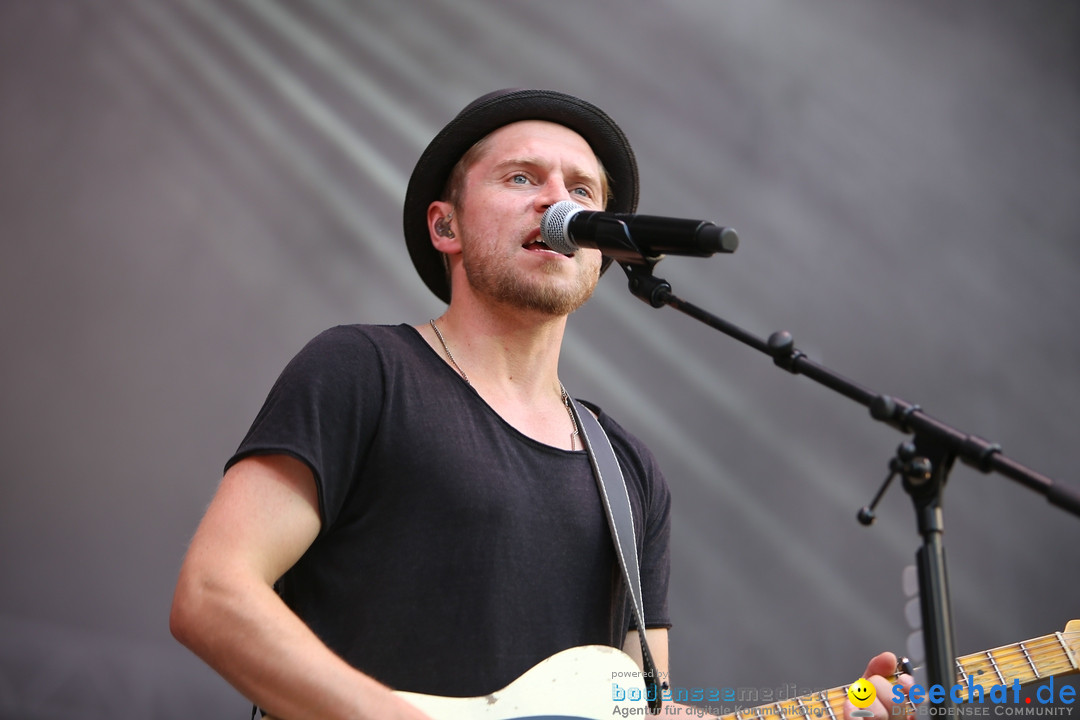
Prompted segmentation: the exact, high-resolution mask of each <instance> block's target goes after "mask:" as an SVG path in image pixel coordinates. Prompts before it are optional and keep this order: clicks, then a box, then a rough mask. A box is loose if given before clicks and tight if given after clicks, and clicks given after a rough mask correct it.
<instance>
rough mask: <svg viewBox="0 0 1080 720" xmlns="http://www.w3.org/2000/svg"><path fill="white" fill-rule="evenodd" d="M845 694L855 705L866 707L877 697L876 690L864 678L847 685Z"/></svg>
mask: <svg viewBox="0 0 1080 720" xmlns="http://www.w3.org/2000/svg"><path fill="white" fill-rule="evenodd" d="M847 696H848V700H850V701H851V704H852V705H854V706H855V707H857V708H868V707H870V706H871V705H872V704H873V703H874V699H875V698H877V691H876V690H874V686H873V685H871V684H870V682H869V681H868V680H866V678H859V679H858V680H856V681H855V682H853V683H851V684H850V685H848V689H847Z"/></svg>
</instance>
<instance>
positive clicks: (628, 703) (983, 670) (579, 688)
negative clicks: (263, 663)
mask: <svg viewBox="0 0 1080 720" xmlns="http://www.w3.org/2000/svg"><path fill="white" fill-rule="evenodd" d="M1077 671H1080V620H1072V621H1071V622H1069V624H1068V625H1066V626H1065V630H1064V632H1056V633H1053V634H1050V635H1043V636H1042V637H1037V638H1032V639H1031V640H1025V641H1024V642H1019V643H1016V644H1014V645H1004V646H1002V647H999V648H994V649H992V650H987V651H985V652H981V653H974V654H972V655H965V656H963V657H960V658H957V659H956V672H957V682H958V683H959V684H961V685H963V686H964V688H965V689H966V687H967V685H966V682H967V680H966V678H968V677H969V676H970V677H976V678H979V679H980V682H982V683H983V684H985V685H986V686H987V687H989V686H990V685H994V684H997V685H1008V686H1011V685H1012V683H1013V682H1014V681H1015V680H1019V682H1020V684H1025V683H1029V682H1033V681H1036V680H1046V679H1048V678H1052V677H1056V676H1058V675H1064V674H1066V673H1070V672H1077ZM894 679H895V678H889V680H894ZM965 692H966V691H965ZM398 695H400V696H401V697H402V698H404V699H405V700H408V701H409V702H411V703H413V704H414V705H416V706H417V707H418V708H420V709H421V710H423V711H424V712H425V713H427V714H428V715H430V716H431V717H432V718H435V719H436V720H608V718H612V717H623V718H625V717H642V718H645V717H649V710H648V703H647V702H646V699H645V686H644V684H643V683H642V681H641V670H640V669H639V668H638V666H637V664H636V663H635V662H634V661H633V660H631V659H630V657H629V656H627V655H625V654H623V653H622V652H621V651H619V650H616V649H615V648H611V647H605V646H598V645H587V646H583V647H576V648H570V649H569V650H564V651H562V652H560V653H556V654H555V655H552V656H551V657H549V658H547V659H546V660H544V661H542V662H540V663H539V664H537V665H535V666H533V667H532V668H531V669H530V670H529V671H527V672H526V673H525V674H524V675H522V676H520V677H519V678H518V679H517V680H515V681H514V682H512V683H511V684H510V685H508V686H506V687H505V688H504V689H502V690H498V691H496V692H493V693H491V694H490V695H484V696H481V697H471V698H452V697H438V696H434V695H423V694H419V693H409V692H399V693H398ZM620 695H621V699H619V698H620ZM965 696H966V694H965ZM674 699H675V700H678V699H679V698H677V697H676V698H674ZM846 700H847V686H846V685H845V686H842V687H836V688H832V689H830V690H822V691H820V692H815V693H812V694H810V695H803V696H800V697H797V698H790V699H786V700H781V701H779V702H775V703H769V704H766V705H760V706H757V707H753V708H747V709H739V710H737V711H736V712H733V713H729V714H726V715H721V716H720V717H721V718H722V720H841V719H842V718H843V716H844V703H845V701H846ZM910 709H911V708H909V710H910ZM661 712H662V714H661V715H660V716H659V717H661V718H662V717H665V716H667V712H666V711H661ZM675 716H676V717H679V716H685V717H701V715H699V714H697V713H695V714H693V715H691V714H690V713H685V714H682V713H680V714H676V715H675ZM267 717H269V716H267Z"/></svg>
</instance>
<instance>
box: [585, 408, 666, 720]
mask: <svg viewBox="0 0 1080 720" xmlns="http://www.w3.org/2000/svg"><path fill="white" fill-rule="evenodd" d="M570 411H571V412H572V413H573V415H574V421H575V422H576V423H577V426H578V429H579V430H580V436H581V441H582V444H583V445H584V446H585V450H586V452H588V454H589V462H590V464H592V469H593V475H595V476H596V485H597V487H598V488H599V489H600V499H601V500H602V501H603V504H604V512H605V514H606V515H607V520H608V527H610V528H611V536H612V539H613V540H614V541H615V554H616V555H617V556H618V558H619V566H620V567H621V568H622V573H623V579H624V580H625V581H626V587H627V588H628V590H629V591H630V604H631V605H632V606H633V609H634V622H635V623H636V625H637V630H638V638H639V639H640V640H641V657H642V660H643V664H644V670H645V673H644V676H645V688H646V693H647V697H648V701H649V708H650V709H651V710H652V712H653V713H659V712H660V705H661V702H662V698H661V697H660V685H659V683H658V682H657V672H656V664H655V663H654V662H653V658H652V653H651V652H649V643H648V642H647V641H646V639H645V610H644V603H643V602H642V597H641V571H640V570H639V568H638V554H637V541H636V539H635V535H634V516H633V514H632V512H631V510H630V495H629V494H628V493H627V490H626V480H625V479H624V478H623V474H622V470H620V469H619V459H618V458H617V457H615V450H614V449H613V448H612V447H611V441H610V440H608V436H607V433H606V432H604V428H602V427H601V426H600V422H599V421H598V420H597V419H596V417H595V416H594V415H593V414H592V412H590V411H589V409H588V408H587V407H585V406H584V405H582V404H581V403H580V402H579V401H577V400H573V399H571V402H570Z"/></svg>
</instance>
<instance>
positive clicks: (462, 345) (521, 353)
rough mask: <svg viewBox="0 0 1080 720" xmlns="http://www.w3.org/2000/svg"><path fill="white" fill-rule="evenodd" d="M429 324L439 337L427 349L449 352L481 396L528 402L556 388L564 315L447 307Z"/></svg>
mask: <svg viewBox="0 0 1080 720" xmlns="http://www.w3.org/2000/svg"><path fill="white" fill-rule="evenodd" d="M435 322H436V324H437V326H438V328H439V332H440V333H441V334H442V339H441V340H438V339H437V338H435V339H436V340H438V345H435V343H432V344H433V346H435V347H436V350H443V351H444V352H443V354H446V352H445V351H447V350H448V351H449V354H451V355H452V356H453V358H454V362H455V363H456V364H457V366H458V367H457V368H455V369H457V370H458V371H459V372H463V373H464V374H466V375H467V376H468V379H469V383H470V384H471V385H473V386H474V387H475V388H476V389H477V391H478V392H480V393H481V395H488V394H494V395H497V396H500V397H503V398H505V399H508V400H511V399H512V400H514V401H517V402H523V403H531V402H535V401H536V400H538V399H539V400H543V399H545V398H549V397H550V396H551V394H552V393H553V392H555V391H557V390H558V388H559V379H558V378H559V375H558V366H559V352H560V349H561V347H562V339H563V334H564V332H565V330H566V317H565V316H555V317H552V316H545V315H541V314H539V313H531V312H527V311H522V310H518V309H512V308H506V309H503V308H491V307H467V308H466V307H461V306H459V305H454V304H451V306H450V307H449V308H447V311H446V312H445V313H444V314H443V315H442V317H440V318H438V319H436V321H435ZM424 334H425V335H427V333H424ZM429 341H430V338H429ZM443 342H445V343H446V347H445V348H443V347H441V345H442V343H443Z"/></svg>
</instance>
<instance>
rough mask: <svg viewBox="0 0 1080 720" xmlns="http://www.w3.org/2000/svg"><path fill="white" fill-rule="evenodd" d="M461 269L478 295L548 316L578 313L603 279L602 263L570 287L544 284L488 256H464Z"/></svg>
mask: <svg viewBox="0 0 1080 720" xmlns="http://www.w3.org/2000/svg"><path fill="white" fill-rule="evenodd" d="M462 265H463V266H464V268H465V276H466V277H467V278H468V280H469V285H470V286H471V287H472V288H473V290H474V291H476V292H477V293H479V294H482V295H484V296H486V297H489V298H491V299H493V300H495V301H497V302H499V303H502V304H505V305H508V306H511V307H516V308H518V309H521V310H530V311H534V312H539V313H542V314H545V315H553V316H565V315H569V314H570V313H572V312H574V311H575V310H577V309H578V308H579V307H581V306H582V305H584V304H585V302H586V301H587V300H588V299H589V298H590V297H592V294H593V291H594V290H595V289H596V283H597V281H598V280H599V279H600V263H599V262H597V263H596V267H595V269H594V270H593V271H592V272H581V273H579V274H578V276H577V280H576V282H574V283H573V284H572V285H570V286H569V287H563V286H557V285H555V284H553V283H550V282H544V281H543V280H544V278H543V277H541V276H539V275H536V276H528V275H526V274H525V273H524V272H522V271H519V270H517V269H516V268H514V267H512V266H510V265H509V263H505V264H504V263H500V262H497V261H495V259H494V258H493V257H492V256H491V255H489V254H487V253H481V254H480V255H479V256H477V255H476V254H474V253H471V252H466V251H464V248H463V252H462Z"/></svg>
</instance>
